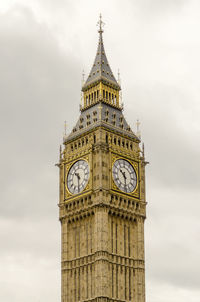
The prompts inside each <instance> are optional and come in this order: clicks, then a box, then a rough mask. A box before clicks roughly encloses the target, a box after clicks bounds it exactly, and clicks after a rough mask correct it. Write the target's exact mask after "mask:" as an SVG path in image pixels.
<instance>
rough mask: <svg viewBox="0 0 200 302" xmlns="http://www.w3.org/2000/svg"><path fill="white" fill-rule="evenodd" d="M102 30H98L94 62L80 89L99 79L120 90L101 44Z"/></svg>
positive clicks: (84, 88)
mask: <svg viewBox="0 0 200 302" xmlns="http://www.w3.org/2000/svg"><path fill="white" fill-rule="evenodd" d="M102 33H103V30H100V31H99V43H98V47H97V53H96V57H95V60H94V64H93V66H92V69H91V71H90V74H89V76H88V78H87V80H86V82H85V84H84V85H83V87H82V90H83V91H84V90H86V89H87V88H88V87H89V86H90V85H91V84H94V83H96V82H99V81H100V80H102V81H104V82H106V83H107V84H110V85H111V86H114V88H116V89H118V90H120V89H121V88H120V85H119V84H118V83H117V81H116V79H115V77H114V75H113V73H112V70H111V68H110V65H109V63H108V59H107V57H106V53H105V49H104V45H103V37H102Z"/></svg>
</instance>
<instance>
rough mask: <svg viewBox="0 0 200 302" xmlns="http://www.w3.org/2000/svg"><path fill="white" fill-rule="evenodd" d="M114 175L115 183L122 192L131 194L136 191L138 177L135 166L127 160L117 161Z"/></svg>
mask: <svg viewBox="0 0 200 302" xmlns="http://www.w3.org/2000/svg"><path fill="white" fill-rule="evenodd" d="M112 173H113V179H114V182H115V184H116V186H117V187H118V188H119V189H120V190H121V191H123V192H126V193H131V192H133V191H134V190H135V188H136V185H137V176H136V173H135V170H134V168H133V166H132V165H131V164H130V163H129V162H128V161H127V160H124V159H118V160H116V161H115V163H114V165H113V170H112Z"/></svg>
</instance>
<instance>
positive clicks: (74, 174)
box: [67, 160, 90, 194]
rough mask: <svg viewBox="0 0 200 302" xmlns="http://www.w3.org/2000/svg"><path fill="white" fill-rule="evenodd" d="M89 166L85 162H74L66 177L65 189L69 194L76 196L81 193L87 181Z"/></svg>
mask: <svg viewBox="0 0 200 302" xmlns="http://www.w3.org/2000/svg"><path fill="white" fill-rule="evenodd" d="M89 174H90V171H89V165H88V163H87V162H86V161H85V160H78V161H77V162H75V163H74V164H73V165H72V166H71V168H70V170H69V172H68V175H67V187H68V190H69V192H70V193H72V194H78V193H80V192H82V191H83V190H84V189H85V187H86V185H87V183H88V180H89Z"/></svg>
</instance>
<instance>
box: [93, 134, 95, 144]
mask: <svg viewBox="0 0 200 302" xmlns="http://www.w3.org/2000/svg"><path fill="white" fill-rule="evenodd" d="M93 138H94V144H96V135H95V134H94V137H93Z"/></svg>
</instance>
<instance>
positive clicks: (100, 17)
mask: <svg viewBox="0 0 200 302" xmlns="http://www.w3.org/2000/svg"><path fill="white" fill-rule="evenodd" d="M104 25H105V23H104V22H103V21H102V15H101V14H100V15H99V21H98V22H97V26H99V30H98V32H99V33H100V34H102V33H103V27H104Z"/></svg>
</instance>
